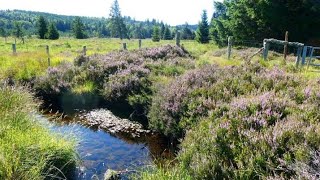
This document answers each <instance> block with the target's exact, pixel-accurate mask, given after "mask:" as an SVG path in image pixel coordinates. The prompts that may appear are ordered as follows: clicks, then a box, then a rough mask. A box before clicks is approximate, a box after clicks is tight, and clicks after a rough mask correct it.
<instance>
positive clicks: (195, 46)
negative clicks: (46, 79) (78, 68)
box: [0, 37, 217, 80]
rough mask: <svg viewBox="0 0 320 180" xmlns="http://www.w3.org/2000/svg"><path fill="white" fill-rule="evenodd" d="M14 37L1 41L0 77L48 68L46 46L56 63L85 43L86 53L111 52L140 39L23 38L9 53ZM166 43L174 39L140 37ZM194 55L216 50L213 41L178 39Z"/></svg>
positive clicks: (145, 41) (144, 45)
mask: <svg viewBox="0 0 320 180" xmlns="http://www.w3.org/2000/svg"><path fill="white" fill-rule="evenodd" d="M12 43H14V39H13V38H12V37H9V38H8V40H7V43H5V41H4V40H0V47H1V48H0V78H2V79H3V78H8V77H11V78H14V79H18V80H21V79H22V80H28V79H31V78H33V77H36V76H39V75H42V74H43V73H45V71H46V69H47V68H48V67H49V64H48V55H47V53H46V46H47V45H48V46H49V49H50V50H49V56H50V65H51V66H56V65H58V64H59V63H60V62H62V61H73V60H74V59H75V58H76V57H77V56H79V55H81V54H82V53H83V46H86V49H87V52H86V53H87V55H92V54H107V53H109V52H111V51H117V50H121V49H123V43H127V49H128V50H129V51H130V50H135V49H138V48H139V40H137V39H130V40H127V39H125V40H120V39H110V38H108V39H107V38H104V39H102V38H90V39H82V40H80V39H74V38H60V39H59V40H54V41H52V40H41V39H37V38H26V39H25V43H24V44H22V42H20V40H17V53H16V54H15V55H14V54H13V53H12ZM166 44H171V45H175V40H161V41H160V42H152V40H151V39H143V40H142V48H149V47H158V46H162V45H166ZM181 45H182V46H183V47H185V48H186V49H187V50H188V51H189V52H190V53H191V54H192V55H193V56H194V57H196V58H199V57H200V56H201V55H203V54H206V53H207V52H210V51H213V50H214V49H217V46H216V45H214V44H199V43H197V42H196V41H181Z"/></svg>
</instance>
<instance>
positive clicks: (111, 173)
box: [104, 169, 120, 180]
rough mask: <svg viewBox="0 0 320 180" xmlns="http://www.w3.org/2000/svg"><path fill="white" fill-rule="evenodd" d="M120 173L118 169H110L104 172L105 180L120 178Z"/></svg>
mask: <svg viewBox="0 0 320 180" xmlns="http://www.w3.org/2000/svg"><path fill="white" fill-rule="evenodd" d="M119 179H120V173H119V172H118V171H115V170H112V169H108V170H107V171H106V173H105V174H104V180H119Z"/></svg>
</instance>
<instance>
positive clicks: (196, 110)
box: [149, 64, 320, 179]
mask: <svg viewBox="0 0 320 180" xmlns="http://www.w3.org/2000/svg"><path fill="white" fill-rule="evenodd" d="M319 92H320V86H319V82H318V81H316V82H315V81H312V82H308V81H306V80H304V79H302V78H301V77H297V76H294V75H292V74H288V73H286V72H284V71H282V70H281V69H279V68H273V69H265V68H263V67H261V66H259V65H257V64H251V65H248V66H246V67H241V66H240V67H226V68H219V67H217V66H210V67H205V68H203V69H199V70H194V71H191V72H188V73H187V74H185V75H183V76H181V77H179V78H177V80H176V81H174V82H172V83H171V84H169V85H168V86H167V87H165V88H163V89H162V90H161V91H159V93H158V94H157V95H156V97H154V98H153V103H152V107H151V110H150V113H149V116H150V126H151V127H153V128H155V129H158V130H159V131H162V132H164V133H166V134H167V135H171V136H174V137H178V138H179V137H184V139H183V141H182V144H181V150H180V152H179V155H178V162H179V163H178V166H177V168H179V169H180V170H181V172H189V174H188V175H187V176H191V177H192V179H264V178H271V179H272V178H283V179H290V178H307V179H308V178H310V179H313V178H314V177H317V173H316V171H317V168H318V166H317V164H318V163H317V162H316V161H315V159H316V157H315V156H314V155H313V154H312V153H310V152H319V150H320V124H319V119H320V112H319V108H320V93H319ZM185 133H186V134H185ZM184 135H185V136H184ZM299 164H300V165H301V164H303V165H304V166H300V167H299V168H297V167H298V166H299ZM168 173H169V174H170V170H169V172H168ZM173 173H174V172H173ZM169 176H170V175H169Z"/></svg>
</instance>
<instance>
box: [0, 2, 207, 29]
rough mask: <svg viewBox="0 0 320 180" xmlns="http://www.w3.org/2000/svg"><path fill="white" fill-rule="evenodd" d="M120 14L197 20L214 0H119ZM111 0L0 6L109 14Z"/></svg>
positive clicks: (1, 6) (173, 21) (176, 21)
mask: <svg viewBox="0 0 320 180" xmlns="http://www.w3.org/2000/svg"><path fill="white" fill-rule="evenodd" d="M118 1H119V4H120V8H121V12H122V15H126V16H131V17H134V18H135V19H136V20H146V19H153V18H154V19H157V20H163V21H164V22H165V23H169V24H170V25H176V24H183V23H185V22H188V23H189V24H197V23H198V21H199V20H200V18H201V13H202V10H204V9H206V10H207V11H208V16H209V18H211V15H212V11H213V0H197V1H196V0H118ZM112 2H113V0H89V1H88V0H86V1H84V0H0V9H22V10H33V11H41V12H50V13H56V14H64V15H79V16H94V17H108V16H109V9H110V6H111V4H112Z"/></svg>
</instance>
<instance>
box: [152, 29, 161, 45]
mask: <svg viewBox="0 0 320 180" xmlns="http://www.w3.org/2000/svg"><path fill="white" fill-rule="evenodd" d="M152 41H153V42H159V41H160V28H159V26H154V27H153V33H152Z"/></svg>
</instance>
